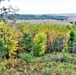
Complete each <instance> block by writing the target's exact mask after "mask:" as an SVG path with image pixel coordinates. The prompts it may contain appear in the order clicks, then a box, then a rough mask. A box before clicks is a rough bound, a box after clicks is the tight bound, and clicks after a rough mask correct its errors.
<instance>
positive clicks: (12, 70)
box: [0, 59, 26, 75]
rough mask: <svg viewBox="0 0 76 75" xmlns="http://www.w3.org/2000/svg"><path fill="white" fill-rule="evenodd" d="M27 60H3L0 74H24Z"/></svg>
mask: <svg viewBox="0 0 76 75" xmlns="http://www.w3.org/2000/svg"><path fill="white" fill-rule="evenodd" d="M25 67H26V62H25V61H23V60H19V59H9V60H4V61H3V62H2V68H1V72H0V75H17V73H18V74H19V75H23V74H24V70H25Z"/></svg>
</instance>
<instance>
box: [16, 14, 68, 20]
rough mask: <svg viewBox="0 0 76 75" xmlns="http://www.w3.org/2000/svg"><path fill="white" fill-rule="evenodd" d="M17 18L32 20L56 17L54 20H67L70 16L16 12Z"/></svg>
mask: <svg viewBox="0 0 76 75" xmlns="http://www.w3.org/2000/svg"><path fill="white" fill-rule="evenodd" d="M15 18H16V19H19V20H31V19H35V20H38V19H42V20H44V19H54V20H67V19H68V16H61V15H27V14H16V15H15Z"/></svg>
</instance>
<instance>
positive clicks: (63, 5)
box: [0, 0, 76, 14]
mask: <svg viewBox="0 0 76 75" xmlns="http://www.w3.org/2000/svg"><path fill="white" fill-rule="evenodd" d="M9 5H12V6H13V7H14V8H19V11H18V13H19V14H61V13H76V0H10V2H8V1H5V2H1V4H0V8H1V7H2V6H6V7H8V6H9Z"/></svg>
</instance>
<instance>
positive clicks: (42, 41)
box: [33, 33, 47, 56]
mask: <svg viewBox="0 0 76 75" xmlns="http://www.w3.org/2000/svg"><path fill="white" fill-rule="evenodd" d="M46 42H47V36H46V34H45V33H38V34H37V35H36V36H35V38H34V51H33V53H34V55H35V56H41V55H43V54H44V53H45V50H46Z"/></svg>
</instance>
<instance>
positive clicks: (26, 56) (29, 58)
mask: <svg viewBox="0 0 76 75" xmlns="http://www.w3.org/2000/svg"><path fill="white" fill-rule="evenodd" d="M20 57H21V59H22V60H25V61H26V62H31V61H32V59H33V56H32V55H31V54H29V53H21V54H20Z"/></svg>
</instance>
